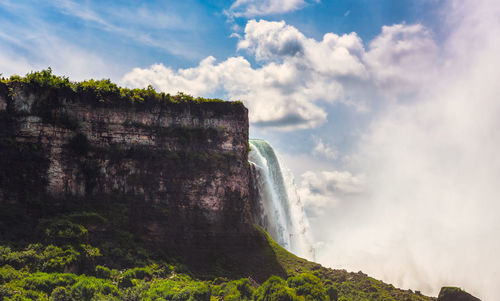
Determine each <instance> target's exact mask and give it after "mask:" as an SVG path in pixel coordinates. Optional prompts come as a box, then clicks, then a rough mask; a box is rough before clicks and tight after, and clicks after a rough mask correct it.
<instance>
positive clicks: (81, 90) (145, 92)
mask: <svg viewBox="0 0 500 301" xmlns="http://www.w3.org/2000/svg"><path fill="white" fill-rule="evenodd" d="M0 82H1V83H3V84H5V85H7V86H9V87H14V86H18V85H21V86H24V87H28V88H30V89H31V90H35V91H36V90H38V89H45V90H46V89H57V90H58V92H59V93H62V94H66V95H68V96H70V95H71V96H75V94H76V96H80V99H84V100H87V101H89V102H94V103H96V102H97V103H101V104H105V103H108V104H111V103H113V104H115V103H118V104H122V105H123V104H136V105H157V104H189V103H197V104H199V103H219V102H226V101H224V100H222V99H218V98H202V97H193V96H191V95H189V94H185V93H183V92H178V93H177V94H176V95H171V94H169V93H164V92H157V91H156V90H155V89H154V88H153V86H151V85H149V86H148V87H147V88H143V89H139V88H135V89H129V88H123V87H119V86H118V85H116V84H115V83H113V82H112V81H111V80H110V79H101V80H94V79H89V80H84V81H81V82H74V81H70V80H69V78H68V77H65V76H57V75H54V74H53V73H52V69H51V68H50V67H49V68H47V69H45V70H41V71H32V72H30V73H28V74H26V75H25V76H24V77H22V76H19V75H13V76H11V77H9V78H4V77H2V78H1V79H0ZM231 103H233V104H238V105H242V103H241V102H240V101H232V102H231Z"/></svg>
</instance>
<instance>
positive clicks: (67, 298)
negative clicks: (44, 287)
mask: <svg viewBox="0 0 500 301" xmlns="http://www.w3.org/2000/svg"><path fill="white" fill-rule="evenodd" d="M72 300H73V299H71V294H70V292H69V291H68V290H67V289H66V288H65V287H62V286H59V287H56V288H55V289H54V290H53V291H52V294H50V298H49V301H72Z"/></svg>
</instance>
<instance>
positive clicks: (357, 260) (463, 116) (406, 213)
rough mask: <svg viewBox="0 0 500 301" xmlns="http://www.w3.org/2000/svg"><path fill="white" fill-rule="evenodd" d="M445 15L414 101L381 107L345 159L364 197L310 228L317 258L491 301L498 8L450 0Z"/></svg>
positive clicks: (499, 161)
mask: <svg viewBox="0 0 500 301" xmlns="http://www.w3.org/2000/svg"><path fill="white" fill-rule="evenodd" d="M446 9H447V11H445V12H443V21H442V22H443V24H442V27H443V30H444V31H447V32H448V33H447V38H446V40H445V41H442V42H440V43H439V54H438V60H437V62H436V64H434V65H432V66H430V67H427V70H420V72H421V73H420V74H419V76H420V77H422V78H426V80H425V81H423V84H422V86H421V87H419V92H418V93H417V94H416V96H415V97H413V98H411V97H409V98H405V97H401V96H398V97H396V98H395V99H392V100H388V101H386V102H384V103H383V104H380V107H381V109H380V110H378V113H377V114H376V116H375V117H374V119H373V120H372V122H371V123H370V125H369V126H368V128H367V129H366V131H365V132H364V134H363V135H362V136H361V137H360V139H359V142H358V144H357V149H356V150H355V151H354V152H353V154H352V157H353V158H355V160H353V162H352V163H351V165H350V168H351V169H352V170H354V171H355V172H356V173H357V174H360V175H363V177H364V188H363V190H362V192H360V193H357V194H356V195H347V196H344V197H343V198H342V199H341V200H340V205H339V204H337V205H335V206H333V207H331V208H330V209H328V210H329V214H325V215H324V217H323V218H319V217H318V218H314V219H312V228H313V230H314V231H316V235H315V237H316V239H318V237H320V238H321V239H320V240H321V242H319V243H318V250H317V259H318V260H319V262H321V263H323V264H326V265H328V266H332V267H335V268H345V269H347V270H351V271H358V270H362V271H363V272H365V273H368V274H369V275H370V276H373V277H376V278H380V279H382V280H384V281H386V282H390V283H393V284H394V285H396V286H398V287H402V288H405V289H408V288H412V289H414V290H420V291H422V293H425V294H428V295H432V296H437V294H438V292H439V289H440V287H442V286H447V285H452V286H459V287H462V288H464V289H465V290H467V291H468V292H470V293H472V294H474V295H475V296H477V297H479V298H481V299H483V300H495V299H497V298H498V288H500V272H499V271H500V260H499V259H498V254H500V237H499V233H500V218H499V217H498V214H499V212H500V156H499V155H500V132H499V131H500V39H499V37H500V5H499V4H498V3H497V2H496V1H493V0H491V1H451V2H450V3H449V5H448V6H447V7H446ZM415 63H416V64H418V61H416V62H415ZM318 227H319V228H321V229H318ZM314 228H316V229H314Z"/></svg>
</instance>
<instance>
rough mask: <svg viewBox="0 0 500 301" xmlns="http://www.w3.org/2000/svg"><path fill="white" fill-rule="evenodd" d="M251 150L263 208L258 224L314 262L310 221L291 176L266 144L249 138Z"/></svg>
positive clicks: (290, 248)
mask: <svg viewBox="0 0 500 301" xmlns="http://www.w3.org/2000/svg"><path fill="white" fill-rule="evenodd" d="M250 149H251V150H250V153H249V155H248V160H249V161H250V163H251V164H253V165H254V166H255V169H256V175H255V177H256V179H255V183H256V184H257V191H258V197H259V201H260V206H261V209H262V210H261V211H262V212H261V215H260V216H259V217H258V218H257V223H258V224H259V225H260V226H262V227H263V228H264V229H265V230H266V231H267V232H268V233H269V235H271V237H272V238H273V239H274V240H275V241H276V242H277V243H279V244H280V245H281V246H282V247H284V248H285V249H287V250H288V251H290V252H292V253H294V254H295V255H297V256H300V257H304V258H307V259H309V260H314V248H313V245H312V243H311V239H310V237H309V222H308V221H307V217H306V215H305V213H304V207H303V206H302V203H301V201H300V198H299V196H298V194H297V189H296V186H295V181H294V178H293V175H292V173H291V172H290V171H289V170H288V169H286V168H285V166H284V165H283V163H282V162H281V161H280V160H279V159H278V157H277V156H276V153H275V152H274V150H273V148H272V147H271V145H269V143H267V142H266V141H264V140H259V139H250Z"/></svg>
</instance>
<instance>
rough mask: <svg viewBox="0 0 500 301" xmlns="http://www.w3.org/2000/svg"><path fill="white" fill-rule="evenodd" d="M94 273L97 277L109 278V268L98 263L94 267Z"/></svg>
mask: <svg viewBox="0 0 500 301" xmlns="http://www.w3.org/2000/svg"><path fill="white" fill-rule="evenodd" d="M95 275H96V277H98V278H103V279H109V278H111V270H110V269H109V268H107V267H103V266H102V265H98V266H96V267H95Z"/></svg>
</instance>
